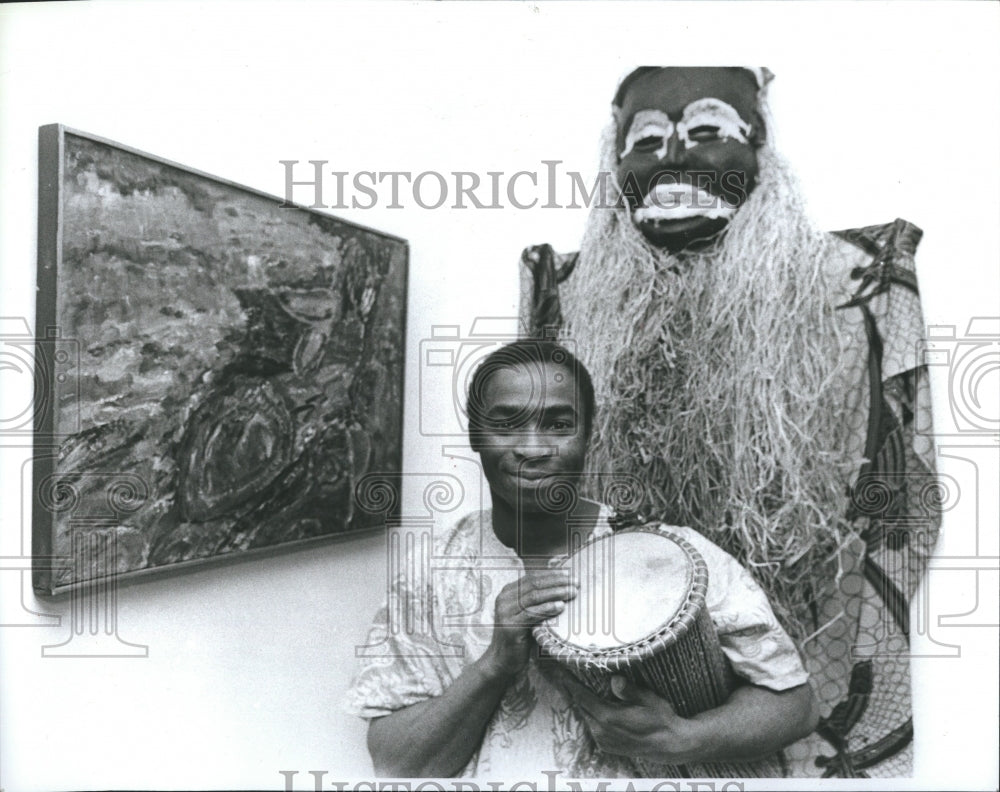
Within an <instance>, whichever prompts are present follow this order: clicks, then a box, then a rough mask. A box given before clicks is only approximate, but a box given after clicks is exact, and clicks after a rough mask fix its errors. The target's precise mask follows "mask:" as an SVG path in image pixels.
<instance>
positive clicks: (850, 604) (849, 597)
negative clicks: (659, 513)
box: [521, 219, 940, 778]
mask: <svg viewBox="0 0 1000 792" xmlns="http://www.w3.org/2000/svg"><path fill="white" fill-rule="evenodd" d="M835 236H836V237H837V238H838V239H839V240H840V244H839V245H838V246H837V248H836V251H835V253H834V255H833V256H832V257H831V261H829V262H827V263H826V266H827V272H828V273H829V272H831V271H832V272H834V273H836V274H837V276H838V278H837V279H838V280H840V281H841V283H842V284H843V285H842V288H841V289H840V290H839V292H838V293H837V294H834V295H830V302H831V304H832V305H834V306H835V307H836V308H837V315H838V316H839V317H840V320H841V321H842V324H843V329H844V331H845V333H846V335H847V337H848V338H849V339H850V342H849V344H848V349H847V355H848V359H847V365H848V376H849V377H850V381H851V382H852V383H854V385H853V387H851V388H849V389H848V396H847V399H846V401H845V403H844V406H843V413H842V419H843V420H844V421H846V422H848V425H849V426H850V428H851V430H852V432H851V435H852V438H851V439H852V445H851V447H850V448H849V449H848V451H849V453H850V454H851V455H852V456H851V458H863V459H864V460H866V461H865V462H864V464H863V465H861V467H860V469H859V470H857V471H856V474H855V475H854V476H853V477H852V480H850V481H846V482H844V484H845V491H846V493H847V494H846V495H845V498H844V505H843V514H844V516H845V517H846V518H847V519H848V520H849V521H850V522H851V525H852V527H853V531H854V533H853V537H852V539H851V541H850V542H849V543H848V544H847V545H846V546H845V547H844V548H843V549H842V551H841V552H842V558H841V568H842V569H843V570H845V574H843V575H842V576H841V578H840V580H839V581H832V580H831V581H829V584H828V586H827V588H826V590H825V591H824V592H823V595H822V596H821V597H820V601H819V607H818V608H817V610H816V612H815V613H814V627H815V630H814V631H813V633H812V634H811V635H809V636H808V637H806V638H805V639H804V640H802V641H801V642H800V646H799V650H800V652H801V654H802V657H803V660H804V662H805V665H806V667H807V669H808V670H809V673H810V680H811V683H812V685H813V688H814V690H815V692H816V695H817V698H818V699H819V701H820V704H821V712H822V715H823V717H822V720H821V721H820V725H819V727H818V728H817V729H816V731H815V732H814V733H813V734H812V735H810V736H809V737H807V738H805V739H804V740H802V741H800V742H798V743H796V744H795V745H793V746H791V747H790V748H789V749H787V750H786V756H787V757H788V758H789V760H790V764H791V767H790V775H792V776H796V777H802V776H823V777H831V776H836V777H845V778H857V777H868V776H882V777H898V776H908V775H910V774H911V773H912V739H913V722H912V716H911V704H910V667H909V657H908V647H909V641H908V635H909V629H910V627H909V603H910V599H911V597H912V596H913V593H914V591H915V589H916V586H917V584H918V582H919V581H920V578H921V577H922V575H923V573H924V570H925V569H926V566H927V562H928V559H929V557H930V553H931V551H932V549H933V546H934V543H935V541H936V539H937V532H938V528H939V525H940V508H939V507H940V490H939V489H938V487H937V484H936V479H935V477H934V457H933V444H932V440H931V436H930V435H931V417H930V398H929V389H928V383H927V376H926V371H925V368H924V367H923V366H922V365H918V362H917V360H916V357H917V350H918V348H919V345H920V343H921V341H922V339H923V331H924V324H923V318H922V315H921V310H920V300H919V293H918V290H917V282H916V275H915V268H914V263H913V256H914V253H915V251H916V247H917V244H918V242H919V241H920V237H921V236H922V232H921V231H920V229H919V228H917V227H916V226H914V225H912V224H911V223H908V222H907V221H905V220H901V219H897V220H896V221H895V222H893V223H890V224H887V225H880V226H870V227H867V228H862V229H851V230H847V231H841V232H836V233H835ZM522 263H523V264H524V267H523V268H522V281H521V317H522V328H523V329H524V330H525V331H526V332H527V333H528V334H530V335H541V334H544V333H550V332H551V331H552V330H553V329H554V328H559V327H560V326H561V325H562V322H563V319H562V306H561V304H560V297H559V284H560V283H562V282H564V281H565V280H566V279H567V278H570V277H572V272H573V267H574V266H575V263H576V254H571V255H560V254H558V253H555V252H554V251H553V250H552V248H551V247H549V246H547V245H541V246H535V247H532V248H528V249H527V250H525V252H524V254H523V255H522ZM646 483H647V484H650V483H651V482H646Z"/></svg>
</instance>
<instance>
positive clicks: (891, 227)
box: [833, 217, 924, 305]
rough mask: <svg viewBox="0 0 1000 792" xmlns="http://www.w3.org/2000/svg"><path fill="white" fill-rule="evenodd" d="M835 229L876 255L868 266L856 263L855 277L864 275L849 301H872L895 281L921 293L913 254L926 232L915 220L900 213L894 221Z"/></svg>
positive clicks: (847, 239)
mask: <svg viewBox="0 0 1000 792" xmlns="http://www.w3.org/2000/svg"><path fill="white" fill-rule="evenodd" d="M833 233H834V236H837V237H840V238H841V239H843V240H844V241H845V242H850V243H851V244H852V245H856V246H857V247H859V248H861V249H862V250H864V251H865V252H867V253H868V254H869V255H871V257H872V260H871V262H870V263H869V264H868V265H867V266H864V267H856V268H855V269H854V270H853V271H852V272H851V278H853V279H855V280H857V279H860V281H861V283H860V285H859V286H858V289H857V291H856V292H855V293H854V296H853V297H852V299H851V301H850V302H849V303H848V305H855V304H858V303H859V302H861V301H868V300H870V299H872V298H873V297H874V296H875V295H877V294H880V293H882V292H884V291H886V290H887V289H888V288H889V287H890V286H891V285H892V284H897V285H900V286H903V287H904V288H906V289H909V290H910V291H912V292H913V293H914V294H917V293H919V291H918V289H917V276H916V271H915V268H914V265H913V256H914V254H915V253H916V251H917V245H918V244H920V239H921V237H922V236H923V235H924V232H923V231H921V230H920V229H919V228H917V226H915V225H913V223H911V222H909V221H907V220H903V219H902V218H899V217H897V218H896V219H895V220H894V221H893V222H891V223H885V224H883V225H873V226H866V227H865V228H848V229H845V230H843V231H834V232H833Z"/></svg>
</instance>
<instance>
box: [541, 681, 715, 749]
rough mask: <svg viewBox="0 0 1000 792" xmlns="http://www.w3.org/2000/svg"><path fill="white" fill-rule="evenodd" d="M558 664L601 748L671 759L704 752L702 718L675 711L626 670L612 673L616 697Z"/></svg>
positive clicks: (569, 692)
mask: <svg viewBox="0 0 1000 792" xmlns="http://www.w3.org/2000/svg"><path fill="white" fill-rule="evenodd" d="M553 670H555V671H556V674H557V676H555V677H554V681H556V682H557V684H558V685H559V686H560V687H561V688H562V689H563V690H564V691H565V692H566V694H567V695H568V696H569V697H570V699H571V700H572V701H573V704H574V705H575V707H576V711H577V712H578V713H579V715H580V717H581V718H582V719H583V721H584V723H585V724H586V725H587V728H588V730H589V731H590V735H591V736H592V737H593V738H594V742H595V743H597V746H598V748H600V749H601V750H602V751H607V752H608V753H612V754H621V755H622V756H629V757H632V758H635V759H650V760H655V761H657V762H664V763H667V764H681V763H683V762H689V761H694V760H695V759H697V758H699V756H700V753H701V734H700V729H699V728H698V724H697V723H696V722H695V721H692V720H690V719H688V718H682V717H681V716H680V715H678V714H677V713H676V712H674V709H673V707H671V706H670V702H668V701H667V700H666V699H664V698H662V697H661V696H658V695H656V694H655V693H653V692H652V691H651V690H646V689H644V688H640V687H639V686H637V685H635V684H634V683H632V682H630V681H629V680H628V679H626V678H625V677H622V676H616V677H612V679H611V692H612V694H613V695H614V700H607V699H603V698H601V697H600V696H598V695H597V694H596V693H594V692H593V691H592V690H590V689H588V688H586V687H584V686H583V685H581V684H580V683H579V682H578V681H577V680H576V679H575V678H573V677H572V676H571V675H570V674H569V673H568V672H566V671H564V670H562V669H553Z"/></svg>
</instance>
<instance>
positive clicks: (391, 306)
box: [32, 124, 408, 594]
mask: <svg viewBox="0 0 1000 792" xmlns="http://www.w3.org/2000/svg"><path fill="white" fill-rule="evenodd" d="M39 161H40V162H39V164H40V168H39V222H38V231H39V233H38V289H37V294H38V300H37V311H36V316H37V319H36V358H35V365H36V392H35V399H36V408H35V415H36V421H35V454H34V487H33V499H34V502H33V521H32V527H33V539H32V543H33V548H32V550H33V557H34V570H33V572H34V585H35V588H36V590H38V591H39V592H41V593H46V594H58V593H61V592H64V591H68V590H71V589H73V588H74V587H79V586H81V585H84V584H87V583H93V582H94V581H102V580H106V579H107V578H108V576H109V575H116V576H122V577H128V576H134V575H141V574H146V573H150V572H153V571H164V570H169V569H177V568H180V567H184V566H188V565H191V564H195V563H204V562H206V561H210V560H220V559H234V558H240V557H244V556H246V555H247V554H250V553H258V552H262V551H268V550H270V551H273V550H275V549H277V548H284V547H292V546H297V545H301V544H302V543H307V542H317V541H322V540H327V539H330V538H333V537H347V536H353V535H357V534H359V533H361V532H367V531H371V530H377V529H379V528H381V527H382V526H383V525H384V521H385V520H384V516H380V515H378V514H373V513H371V512H370V511H364V510H362V509H359V508H357V505H356V503H355V498H354V489H355V485H356V483H357V482H358V481H359V479H360V478H361V477H363V476H365V475H372V474H375V473H378V474H382V475H387V476H390V477H391V476H394V475H396V474H398V472H399V470H400V466H401V461H402V406H403V362H404V341H405V322H406V287H407V265H408V247H407V243H406V242H405V241H404V240H402V239H400V238H398V237H394V236H391V235H388V234H384V233H381V232H378V231H374V230H372V229H369V228H364V227H362V226H359V225H356V224H353V223H349V222H346V221H343V220H339V219H337V218H334V217H331V216H329V215H326V214H322V213H320V212H316V211H312V210H309V209H305V208H302V207H299V206H293V205H290V204H286V203H284V202H283V201H282V200H281V199H279V198H276V197H273V196H269V195H266V194H264V193H260V192H257V191H255V190H252V189H249V188H247V187H242V186H240V185H238V184H234V183H231V182H228V181H225V180H223V179H219V178H215V177H213V176H210V175H208V174H205V173H201V172H198V171H196V170H192V169H190V168H185V167H183V166H181V165H177V164H175V163H172V162H168V161H166V160H164V159H161V158H159V157H154V156H151V155H149V154H145V153H143V152H140V151H136V150H134V149H131V148H129V147H127V146H123V145H120V144H118V143H114V142H111V141H108V140H104V139H102V138H99V137H96V136H94V135H90V134H87V133H84V132H79V131H76V130H72V129H69V128H66V127H64V126H62V125H59V124H52V125H47V126H43V127H41V128H40V130H39Z"/></svg>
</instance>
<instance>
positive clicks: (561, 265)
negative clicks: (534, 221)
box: [519, 245, 579, 338]
mask: <svg viewBox="0 0 1000 792" xmlns="http://www.w3.org/2000/svg"><path fill="white" fill-rule="evenodd" d="M578 256H579V254H578V253H556V251H555V250H553V248H552V245H531V246H529V247H526V248H525V249H524V252H523V253H521V306H520V311H519V314H520V320H521V321H520V323H521V333H522V334H524V335H527V336H529V337H532V338H542V337H544V336H546V335H554V334H556V333H558V331H559V330H560V329H561V328H562V325H563V316H562V308H561V305H560V302H559V284H560V283H562V282H563V281H565V280H566V278H568V277H569V276H570V273H572V272H573V268H574V267H575V266H576V260H577V257H578Z"/></svg>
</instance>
